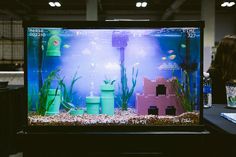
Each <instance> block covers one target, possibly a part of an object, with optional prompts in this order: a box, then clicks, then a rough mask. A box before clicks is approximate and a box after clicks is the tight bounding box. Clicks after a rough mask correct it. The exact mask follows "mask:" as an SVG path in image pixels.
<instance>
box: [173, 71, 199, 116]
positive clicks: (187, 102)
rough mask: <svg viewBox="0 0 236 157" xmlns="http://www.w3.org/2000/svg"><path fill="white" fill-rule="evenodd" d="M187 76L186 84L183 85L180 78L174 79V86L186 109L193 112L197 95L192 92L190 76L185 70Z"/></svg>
mask: <svg viewBox="0 0 236 157" xmlns="http://www.w3.org/2000/svg"><path fill="white" fill-rule="evenodd" d="M184 73H185V76H186V77H187V78H186V85H185V86H184V85H182V84H181V83H180V82H179V80H178V79H176V78H175V79H173V82H172V87H173V88H174V89H175V90H174V91H175V93H176V95H177V97H178V99H179V101H180V104H181V105H182V106H183V108H184V111H188V112H191V111H193V110H194V105H195V101H194V100H195V97H196V96H194V94H192V93H191V92H190V83H189V76H188V74H187V72H186V71H184Z"/></svg>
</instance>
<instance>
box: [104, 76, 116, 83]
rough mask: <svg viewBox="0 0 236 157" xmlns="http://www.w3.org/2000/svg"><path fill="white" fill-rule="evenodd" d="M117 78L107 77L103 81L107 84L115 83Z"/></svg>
mask: <svg viewBox="0 0 236 157" xmlns="http://www.w3.org/2000/svg"><path fill="white" fill-rule="evenodd" d="M115 81H116V80H111V79H108V78H107V77H106V79H105V80H104V81H103V82H104V83H105V84H109V85H113V84H114V83H115Z"/></svg>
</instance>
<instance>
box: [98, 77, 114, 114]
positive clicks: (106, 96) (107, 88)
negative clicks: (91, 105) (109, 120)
mask: <svg viewBox="0 0 236 157" xmlns="http://www.w3.org/2000/svg"><path fill="white" fill-rule="evenodd" d="M114 82H115V80H110V79H105V80H104V83H103V84H102V85H101V87H100V89H101V112H102V114H107V115H114V112H115V111H114V110H115V106H114V90H115V87H114Z"/></svg>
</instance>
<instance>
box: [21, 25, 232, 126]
mask: <svg viewBox="0 0 236 157" xmlns="http://www.w3.org/2000/svg"><path fill="white" fill-rule="evenodd" d="M54 26H55V25H54ZM117 26H118V25H117ZM130 26H132V28H130V27H128V23H127V27H121V28H119V27H102V28H99V29H96V27H94V26H93V27H88V28H86V27H85V28H84V27H83V28H82V29H81V28H78V29H77V28H75V27H73V28H70V27H65V28H60V27H53V28H51V27H35V26H34V27H29V28H28V27H27V29H26V31H25V32H26V33H27V38H26V40H27V42H26V43H27V45H26V47H27V49H26V51H27V52H26V56H27V57H26V58H25V59H26V63H27V66H26V67H27V69H26V70H27V75H25V76H26V80H27V82H25V83H26V84H27V87H28V88H27V92H28V93H27V97H28V101H27V102H28V124H29V125H30V126H76V127H77V126H79V127H84V126H109V127H110V126H113V125H115V126H149V125H150V126H154V125H156V126H166V125H168V126H192V125H198V124H199V121H200V119H201V118H200V116H201V115H202V114H200V109H201V107H200V105H201V98H200V96H201V95H200V94H201V89H200V88H201V78H200V77H199V76H198V75H200V72H201V69H200V68H202V67H201V66H200V65H201V64H202V62H201V59H202V57H201V56H200V55H201V53H200V52H201V46H202V45H201V39H202V38H201V28H200V27H199V26H196V27H170V26H171V25H168V27H160V28H159V27H157V28H155V27H146V24H145V25H144V26H145V28H142V27H141V26H140V27H139V25H138V27H136V26H135V25H130ZM133 26H135V28H134V27H133ZM147 26H148V25H147ZM35 32H39V33H38V34H37V36H35V35H36V33H35ZM29 41H30V42H29ZM58 67H60V69H59V68H58ZM78 67H80V70H79V73H78ZM81 76H83V77H81ZM104 76H109V78H107V77H105V79H104ZM110 78H112V79H110ZM113 78H115V79H113ZM230 98H231V97H230ZM232 98H233V97H232ZM230 100H231V102H233V101H234V102H235V99H230ZM79 127H78V128H79ZM135 128H136V127H135Z"/></svg>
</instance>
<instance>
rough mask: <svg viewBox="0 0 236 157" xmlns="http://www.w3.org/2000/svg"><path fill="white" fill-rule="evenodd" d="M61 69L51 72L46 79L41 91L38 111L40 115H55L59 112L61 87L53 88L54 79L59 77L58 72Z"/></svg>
mask: <svg viewBox="0 0 236 157" xmlns="http://www.w3.org/2000/svg"><path fill="white" fill-rule="evenodd" d="M59 71H60V69H57V70H54V71H52V72H50V74H49V75H48V77H47V78H46V79H45V80H44V82H43V86H42V88H41V89H40V92H39V107H38V111H37V113H38V114H40V115H54V114H58V113H59V108H60V104H61V101H60V99H61V98H60V94H61V92H60V89H59V86H57V88H56V89H51V84H52V81H54V80H55V79H59V76H58V72H59Z"/></svg>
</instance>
